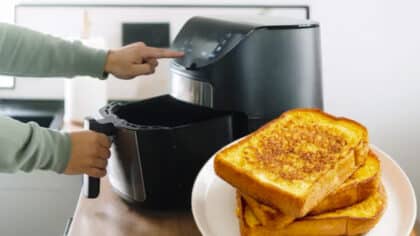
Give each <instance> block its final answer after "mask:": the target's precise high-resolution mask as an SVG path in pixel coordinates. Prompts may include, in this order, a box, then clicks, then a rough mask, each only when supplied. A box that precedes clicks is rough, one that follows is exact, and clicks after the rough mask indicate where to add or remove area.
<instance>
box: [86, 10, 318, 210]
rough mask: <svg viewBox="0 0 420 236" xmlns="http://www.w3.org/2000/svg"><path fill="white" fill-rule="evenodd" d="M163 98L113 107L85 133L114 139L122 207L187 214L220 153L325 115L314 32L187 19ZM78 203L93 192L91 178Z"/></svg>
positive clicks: (308, 26)
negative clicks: (262, 133) (286, 120)
mask: <svg viewBox="0 0 420 236" xmlns="http://www.w3.org/2000/svg"><path fill="white" fill-rule="evenodd" d="M172 47H173V48H174V49H178V50H182V51H184V52H185V56H184V57H183V58H180V59H175V60H172V61H171V68H170V70H171V78H170V94H169V95H166V96H161V97H155V98H150V99H146V100H143V101H139V102H134V103H112V104H110V105H108V106H106V107H105V108H103V109H102V110H101V114H102V116H103V119H101V120H94V119H89V120H88V122H87V123H88V125H89V127H90V129H93V130H96V131H99V132H103V133H105V134H107V135H109V136H112V137H113V142H114V144H113V147H112V156H111V159H110V162H109V166H108V175H109V180H110V182H111V185H112V188H113V189H114V190H115V191H116V192H117V193H118V194H119V196H121V197H122V198H123V199H125V200H127V201H128V202H131V203H135V204H136V205H139V206H141V207H146V208H150V209H185V210H186V209H189V207H190V195H191V190H192V185H193V182H194V179H195V177H196V175H197V174H198V171H199V170H200V168H201V167H202V166H203V165H204V163H205V162H206V161H207V160H208V159H209V158H210V157H211V156H212V155H213V154H214V153H215V152H216V151H217V150H218V149H219V148H221V147H223V146H224V145H226V144H228V143H229V142H231V141H233V140H234V139H237V138H239V137H242V136H244V135H246V134H248V133H249V132H252V131H254V130H255V129H257V128H258V127H260V126H261V125H263V124H264V123H266V122H268V121H269V120H271V119H273V118H275V117H277V116H279V115H280V114H281V113H282V112H284V111H286V110H288V109H291V108H297V107H316V108H321V109H322V86H321V59H320V58H321V52H320V39H319V25H318V24H317V23H316V22H313V21H306V20H292V19H285V18H265V17H258V18H255V19H240V20H238V19H236V20H233V19H213V18H204V17H194V18H191V19H190V20H189V21H188V22H187V23H186V24H185V25H184V26H183V28H182V29H181V31H180V33H179V34H178V35H177V36H176V38H175V40H174V42H173V46H172ZM86 180H87V181H86V182H85V188H84V189H85V195H87V196H88V197H96V196H97V194H98V193H99V184H98V183H99V182H98V180H97V179H94V178H88V179H86Z"/></svg>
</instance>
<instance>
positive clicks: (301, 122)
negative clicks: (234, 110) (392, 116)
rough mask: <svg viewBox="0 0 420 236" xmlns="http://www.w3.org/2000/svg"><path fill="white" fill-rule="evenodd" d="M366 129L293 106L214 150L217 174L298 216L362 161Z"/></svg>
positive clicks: (350, 173) (310, 207)
mask: <svg viewBox="0 0 420 236" xmlns="http://www.w3.org/2000/svg"><path fill="white" fill-rule="evenodd" d="M367 153H368V132H367V130H366V128H365V127H364V126H362V125H360V124H359V123H357V122H355V121H352V120H349V119H346V118H337V117H334V116H331V115H329V114H326V113H324V112H322V111H320V110H316V109H294V110H290V111H288V112H285V113H283V114H282V115H281V116H280V117H279V118H277V119H274V120H273V121H271V122H269V123H268V124H266V125H264V126H263V127H261V128H260V129H258V130H257V131H255V132H254V133H252V134H250V135H248V136H246V137H244V138H243V139H242V140H240V141H238V142H237V143H234V144H232V145H230V146H228V147H226V148H224V149H222V150H220V151H219V152H218V153H216V156H215V159H214V169H215V172H216V174H217V175H219V176H220V177H221V178H222V179H224V180H225V181H227V182H228V183H230V184H231V185H232V186H234V187H236V188H237V189H239V191H240V192H242V193H244V194H247V195H249V196H251V197H253V198H255V199H257V200H258V201H260V202H262V203H265V204H267V205H269V206H272V207H274V208H277V209H279V210H281V212H283V213H284V214H286V215H290V216H293V217H302V216H304V215H306V214H307V213H308V212H309V211H310V210H311V209H312V208H314V207H315V206H316V205H317V204H318V203H319V202H320V201H321V200H322V199H323V198H325V197H326V196H327V195H328V194H329V193H331V192H333V191H335V190H336V189H337V188H338V187H339V186H340V185H341V184H342V183H343V182H344V181H345V180H346V179H347V178H348V177H350V175H352V174H353V172H354V171H356V169H357V168H358V167H359V166H360V165H362V164H363V163H364V162H365V159H366V156H367Z"/></svg>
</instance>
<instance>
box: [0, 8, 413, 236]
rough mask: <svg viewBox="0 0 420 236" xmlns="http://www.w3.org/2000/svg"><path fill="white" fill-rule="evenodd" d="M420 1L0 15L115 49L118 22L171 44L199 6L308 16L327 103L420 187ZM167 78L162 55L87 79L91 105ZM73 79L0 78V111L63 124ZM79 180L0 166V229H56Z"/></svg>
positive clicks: (213, 11) (145, 93) (142, 92)
mask: <svg viewBox="0 0 420 236" xmlns="http://www.w3.org/2000/svg"><path fill="white" fill-rule="evenodd" d="M208 6H213V7H208ZM215 6H216V7H215ZM296 6H303V7H296ZM419 9H420V2H419V1H415V0H402V1H392V0H385V1H384V0H371V1H362V0H352V1H350V0H347V1H334V0H312V1H309V0H308V1H304V0H284V1H270V0H269V1H264V2H261V1H256V0H255V1H253V0H245V1H233V0H213V1H210V0H208V1H207V0H205V1H192V0H191V1H187V0H173V1H169V0H167V1H143V0H131V1H128V0H126V1H123V0H120V1H118V0H113V1H110V0H109V1H106V0H102V1H99V0H89V1H60V0H55V1H36V0H33V1H13V0H6V1H4V0H2V1H0V21H1V22H9V23H16V24H19V25H21V26H25V27H29V28H32V29H34V30H38V31H42V32H45V33H49V34H53V35H57V36H59V37H63V38H66V39H80V40H84V41H85V42H86V43H87V44H89V45H92V46H95V47H104V48H108V47H111V48H112V47H119V46H121V45H123V44H124V40H123V39H124V37H123V35H124V34H129V32H130V29H129V28H127V27H125V28H124V27H123V25H124V23H135V24H137V25H136V27H135V29H134V30H136V31H135V32H137V35H141V37H139V38H135V39H134V40H142V41H147V42H152V43H155V44H156V45H158V46H162V47H168V46H169V43H170V41H171V40H172V39H173V37H174V36H175V35H176V34H177V32H178V31H179V29H180V27H181V26H182V24H183V23H184V22H185V21H186V20H187V19H188V18H190V17H191V16H194V15H196V14H197V12H200V14H202V15H213V16H217V15H245V16H246V15H271V16H290V17H295V18H307V17H309V18H310V19H312V20H316V21H318V22H320V25H321V40H322V54H323V56H322V60H323V92H324V102H325V110H326V111H327V112H331V113H333V114H336V115H342V116H347V117H352V118H354V119H355V120H358V121H360V122H361V123H363V124H365V125H366V126H367V127H368V129H369V131H370V138H371V142H372V143H374V144H375V145H377V146H379V147H380V148H381V149H383V150H384V151H385V152H387V153H389V154H390V155H391V156H392V157H393V158H394V159H395V160H396V161H397V162H398V163H399V164H400V165H401V167H402V168H403V169H404V170H405V171H406V173H407V174H408V176H409V178H410V179H411V181H412V183H413V185H414V188H415V190H416V191H417V192H420V174H419V171H418V166H419V165H418V162H419V160H420V157H419V156H418V153H419V151H420V138H419V137H418V136H419V133H420V110H419V109H418V108H419V103H420V66H419V63H420V44H419V42H420V30H419V27H418V26H417V22H420V15H419V14H418V10H419ZM131 30H133V29H131ZM131 40H133V39H131ZM0 60H7V58H1V59H0ZM168 78H169V71H168V64H167V62H165V61H164V62H162V63H161V66H160V67H159V69H158V70H157V72H156V74H154V75H152V76H147V77H145V78H142V79H138V80H133V81H130V82H123V83H122V82H121V81H117V80H116V79H114V78H110V79H109V80H108V81H107V82H106V84H105V85H104V84H99V83H96V84H94V85H92V86H96V88H97V90H96V91H97V93H98V97H100V98H98V99H102V100H99V101H97V102H96V103H94V104H101V102H104V100H139V99H143V98H147V97H152V96H156V95H160V94H165V93H167V91H168V83H167V80H168ZM77 86H78V84H77V82H75V83H73V84H70V83H69V82H66V81H64V80H63V79H61V78H50V79H22V78H12V77H8V78H6V77H1V78H0V114H4V115H8V116H12V117H15V118H17V119H21V120H23V121H25V119H32V120H36V121H38V122H39V123H42V124H43V125H45V126H47V127H53V128H56V129H60V128H61V126H62V124H63V119H64V117H68V116H69V115H74V116H77V115H78V112H79V111H75V110H74V109H76V108H74V109H73V110H70V111H69V112H71V113H72V114H64V113H65V112H64V110H65V109H64V104H65V103H66V102H72V100H71V99H74V90H72V88H73V89H74V88H77ZM72 94H73V96H72ZM66 99H67V101H66ZM73 102H75V101H73ZM76 104H77V106H78V107H83V106H92V104H89V102H86V103H76ZM35 108H36V109H35ZM0 132H1V131H0ZM80 185H81V178H80V177H68V176H59V175H56V174H53V173H40V172H36V173H32V174H22V173H19V174H14V175H9V174H1V175H0V199H1V201H0V232H1V234H2V235H29V234H30V235H57V234H60V233H62V231H63V229H64V225H65V223H66V221H67V220H68V219H69V217H71V216H72V214H73V211H74V209H75V206H76V203H77V198H78V196H79V192H80ZM402 194H404V193H402ZM417 199H418V200H419V198H417Z"/></svg>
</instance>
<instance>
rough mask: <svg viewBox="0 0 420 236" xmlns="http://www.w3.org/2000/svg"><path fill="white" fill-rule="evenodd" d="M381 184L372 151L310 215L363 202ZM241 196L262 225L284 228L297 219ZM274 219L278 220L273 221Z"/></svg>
mask: <svg viewBox="0 0 420 236" xmlns="http://www.w3.org/2000/svg"><path fill="white" fill-rule="evenodd" d="M379 182H380V162H379V160H378V157H377V156H376V155H375V153H373V152H372V151H370V152H369V154H368V157H367V159H366V162H365V164H364V165H363V166H361V167H360V168H359V169H357V170H356V172H354V173H353V175H352V176H350V178H348V179H347V180H346V181H345V182H344V183H343V184H342V185H341V186H340V187H339V188H338V189H337V190H336V191H334V192H333V193H331V194H329V195H328V196H327V197H326V198H324V199H323V200H322V201H321V202H320V203H319V204H318V205H317V206H316V207H315V208H314V209H312V210H311V211H310V212H309V215H318V214H321V213H324V212H328V211H332V210H335V209H338V208H343V207H348V206H351V205H353V204H355V203H358V202H361V201H363V200H365V199H366V198H368V197H369V196H370V195H372V194H373V193H374V192H375V191H377V189H378V186H379ZM241 195H242V198H243V200H244V201H245V202H246V204H247V205H248V207H249V208H250V209H251V211H252V212H253V213H254V215H255V217H256V218H257V219H258V221H259V222H260V223H261V225H270V224H271V225H270V227H275V228H282V227H284V226H285V225H287V224H289V223H291V222H293V220H294V219H295V217H292V216H288V215H285V214H283V213H281V212H280V211H278V210H276V209H274V208H272V207H269V206H266V205H264V204H261V203H259V202H258V201H257V200H255V199H253V198H252V197H249V196H247V195H244V194H241ZM273 218H276V220H275V221H272V220H271V219H273Z"/></svg>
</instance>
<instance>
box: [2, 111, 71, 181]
mask: <svg viewBox="0 0 420 236" xmlns="http://www.w3.org/2000/svg"><path fill="white" fill-rule="evenodd" d="M70 152H71V140H70V137H69V136H68V135H67V134H63V133H60V132H57V131H53V130H49V129H46V128H42V127H39V126H38V125H37V124H35V123H29V124H24V123H21V122H18V121H16V120H13V119H10V118H6V117H0V172H16V171H18V170H22V171H25V172H29V171H32V170H34V169H43V170H52V171H55V172H58V173H62V172H63V171H64V169H65V168H66V166H67V163H68V161H69V157H70Z"/></svg>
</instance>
